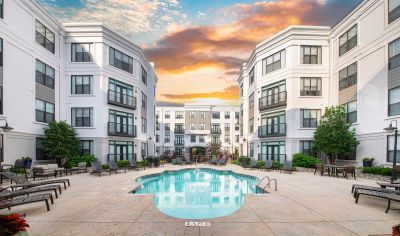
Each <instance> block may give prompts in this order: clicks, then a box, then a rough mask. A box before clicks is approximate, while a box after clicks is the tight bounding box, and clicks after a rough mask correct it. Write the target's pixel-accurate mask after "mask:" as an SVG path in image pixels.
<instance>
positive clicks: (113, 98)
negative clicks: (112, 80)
mask: <svg viewBox="0 0 400 236" xmlns="http://www.w3.org/2000/svg"><path fill="white" fill-rule="evenodd" d="M108 104H112V105H116V106H121V107H126V108H130V109H136V97H134V96H131V95H128V94H121V93H120V92H116V91H112V90H108Z"/></svg>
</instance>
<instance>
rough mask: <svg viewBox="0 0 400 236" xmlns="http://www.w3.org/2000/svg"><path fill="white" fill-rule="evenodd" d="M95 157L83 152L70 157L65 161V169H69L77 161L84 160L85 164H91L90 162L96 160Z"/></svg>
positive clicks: (76, 163) (75, 165)
mask: <svg viewBox="0 0 400 236" xmlns="http://www.w3.org/2000/svg"><path fill="white" fill-rule="evenodd" d="M96 160H97V159H96V157H95V156H94V155H90V154H84V155H81V156H75V157H71V158H69V159H68V160H67V162H66V163H65V167H66V168H67V169H71V168H72V167H77V166H78V163H79V162H86V166H91V163H92V162H94V161H96Z"/></svg>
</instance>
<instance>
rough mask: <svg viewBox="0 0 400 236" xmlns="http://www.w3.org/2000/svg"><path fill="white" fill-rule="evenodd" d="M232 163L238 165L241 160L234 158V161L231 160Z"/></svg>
mask: <svg viewBox="0 0 400 236" xmlns="http://www.w3.org/2000/svg"><path fill="white" fill-rule="evenodd" d="M232 163H233V164H236V165H239V166H241V165H242V162H241V161H239V160H234V161H232Z"/></svg>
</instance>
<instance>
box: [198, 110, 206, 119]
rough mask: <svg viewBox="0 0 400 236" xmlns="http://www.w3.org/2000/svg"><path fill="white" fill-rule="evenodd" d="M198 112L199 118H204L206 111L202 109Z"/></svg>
mask: <svg viewBox="0 0 400 236" xmlns="http://www.w3.org/2000/svg"><path fill="white" fill-rule="evenodd" d="M199 113H200V118H201V119H204V118H206V113H205V112H204V111H199Z"/></svg>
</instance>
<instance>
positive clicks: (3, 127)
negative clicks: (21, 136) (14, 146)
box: [0, 118, 14, 133]
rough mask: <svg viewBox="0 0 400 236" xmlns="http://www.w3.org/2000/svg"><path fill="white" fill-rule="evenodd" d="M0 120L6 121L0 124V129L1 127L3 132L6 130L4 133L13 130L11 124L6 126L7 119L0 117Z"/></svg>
mask: <svg viewBox="0 0 400 236" xmlns="http://www.w3.org/2000/svg"><path fill="white" fill-rule="evenodd" d="M0 121H5V122H6V123H5V124H4V125H2V126H0V129H2V130H3V132H6V133H8V132H11V130H13V129H14V128H13V127H11V126H8V122H7V120H6V119H4V118H0Z"/></svg>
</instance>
